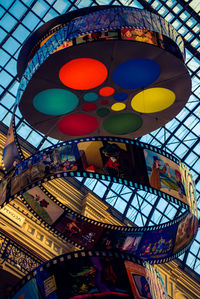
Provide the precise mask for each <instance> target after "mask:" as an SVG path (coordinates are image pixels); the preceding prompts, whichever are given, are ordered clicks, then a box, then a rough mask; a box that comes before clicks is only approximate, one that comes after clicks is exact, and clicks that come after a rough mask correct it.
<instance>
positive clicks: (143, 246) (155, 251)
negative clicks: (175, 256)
mask: <svg viewBox="0 0 200 299" xmlns="http://www.w3.org/2000/svg"><path fill="white" fill-rule="evenodd" d="M176 229H177V225H174V226H173V227H168V228H167V227H165V228H163V229H159V230H155V231H148V232H144V236H143V238H142V241H141V242H140V244H139V246H138V250H137V255H138V256H139V257H141V258H143V259H145V260H147V259H162V258H167V257H168V256H170V254H171V253H172V247H173V244H174V239H175V234H176Z"/></svg>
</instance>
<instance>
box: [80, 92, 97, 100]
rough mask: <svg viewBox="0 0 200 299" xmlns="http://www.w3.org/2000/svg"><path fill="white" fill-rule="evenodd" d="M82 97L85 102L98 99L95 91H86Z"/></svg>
mask: <svg viewBox="0 0 200 299" xmlns="http://www.w3.org/2000/svg"><path fill="white" fill-rule="evenodd" d="M83 98H84V100H85V101H86V102H94V101H96V100H97V99H98V94H97V93H95V92H87V93H86V94H84V96H83Z"/></svg>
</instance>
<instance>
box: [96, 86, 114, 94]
mask: <svg viewBox="0 0 200 299" xmlns="http://www.w3.org/2000/svg"><path fill="white" fill-rule="evenodd" d="M114 92H115V90H114V88H113V87H109V86H106V87H103V88H101V89H100V90H99V94H100V95H101V96H103V97H109V96H111V95H112V94H113V93H114Z"/></svg>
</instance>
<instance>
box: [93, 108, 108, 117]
mask: <svg viewBox="0 0 200 299" xmlns="http://www.w3.org/2000/svg"><path fill="white" fill-rule="evenodd" d="M96 112H97V115H98V116H101V117H103V116H106V115H108V114H109V113H110V110H109V109H108V108H99V109H98V110H97V111H96Z"/></svg>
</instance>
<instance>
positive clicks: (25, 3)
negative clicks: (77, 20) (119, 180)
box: [0, 0, 200, 275]
mask: <svg viewBox="0 0 200 299" xmlns="http://www.w3.org/2000/svg"><path fill="white" fill-rule="evenodd" d="M106 4H114V5H120V4H123V5H129V6H132V7H137V8H141V9H142V8H145V9H147V10H150V11H152V12H155V13H158V14H159V15H161V16H162V17H164V18H165V19H166V20H167V21H168V22H170V23H171V24H172V25H173V26H174V28H175V29H176V30H177V31H178V32H179V33H180V34H181V35H182V36H183V38H184V41H185V47H186V60H185V62H186V65H187V68H188V71H189V73H190V75H191V79H192V93H191V96H190V98H189V100H188V102H187V104H186V105H185V107H184V108H183V109H182V110H181V112H180V113H179V114H178V115H177V116H176V117H175V118H174V119H173V120H172V121H170V122H169V123H167V124H166V125H165V126H164V127H162V128H159V129H157V130H156V131H154V132H152V133H150V134H148V135H145V136H143V137H141V138H138V139H139V140H140V141H142V142H146V143H148V144H152V145H154V146H157V147H159V148H161V149H163V150H165V151H168V152H169V153H171V154H173V155H175V156H176V157H178V158H179V159H181V161H183V162H184V163H185V164H186V165H187V166H188V167H189V169H190V170H191V173H192V175H193V178H194V180H195V182H196V188H197V201H198V210H200V173H199V169H200V159H199V155H200V144H199V135H200V38H199V34H200V22H199V21H200V2H199V0H186V1H183V0H168V1H167V0H134V1H91V0H77V1H75V0H74V1H72V0H70V1H68V0H37V1H35V0H6V1H5V0H0V43H1V47H0V65H1V69H0V93H1V98H0V130H1V131H2V132H3V133H6V132H7V129H8V126H9V124H10V120H11V115H12V109H13V106H14V103H15V99H16V93H17V89H18V86H19V79H18V78H17V67H16V65H17V57H18V55H19V51H20V49H21V46H22V44H23V42H24V41H25V39H26V38H27V37H28V36H29V35H30V34H31V33H32V32H33V31H35V30H36V29H37V28H38V27H40V26H41V25H42V24H44V23H45V22H47V21H49V20H51V19H52V18H55V17H56V16H58V15H60V14H63V13H65V12H66V11H72V10H74V9H78V8H83V7H87V6H91V5H106ZM16 128H17V133H18V136H19V141H20V143H21V145H22V146H24V147H25V148H26V149H27V150H28V151H30V152H31V153H34V152H35V151H37V150H42V149H44V148H46V147H48V146H51V145H53V144H56V143H58V140H55V139H53V138H50V137H47V136H45V135H43V134H41V133H40V132H37V131H35V130H34V129H33V128H32V127H31V126H30V125H29V124H28V123H27V122H26V121H25V120H24V118H23V117H22V115H21V113H20V111H19V110H17V113H16ZM77 180H78V181H76V184H77V186H78V184H80V185H82V186H85V187H86V188H88V189H90V190H92V191H93V192H94V193H95V194H96V195H97V196H99V197H100V198H102V199H103V200H104V201H105V202H107V203H108V204H109V205H110V211H111V212H113V213H115V215H116V216H118V217H119V218H120V219H122V220H123V219H129V220H131V221H132V222H134V223H135V224H136V225H138V226H144V225H154V224H159V223H163V222H166V221H168V220H170V219H173V218H174V217H176V216H177V215H179V214H180V213H181V212H182V210H181V208H180V207H178V206H177V205H175V204H173V203H169V202H167V201H166V200H164V199H163V198H160V197H158V196H156V195H151V194H147V193H145V192H144V191H141V190H140V191H138V190H135V189H134V188H129V187H123V186H122V185H120V184H116V183H110V182H106V181H98V180H95V179H86V178H84V179H82V178H77ZM117 211H120V212H117ZM180 260H181V261H182V267H183V268H184V267H185V268H188V267H189V268H190V269H192V270H193V271H194V273H196V274H199V275H200V230H199V232H198V233H197V236H196V238H195V241H194V242H193V244H192V245H191V247H190V249H189V250H188V251H187V252H186V253H185V254H183V255H182V256H181V257H180Z"/></svg>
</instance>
